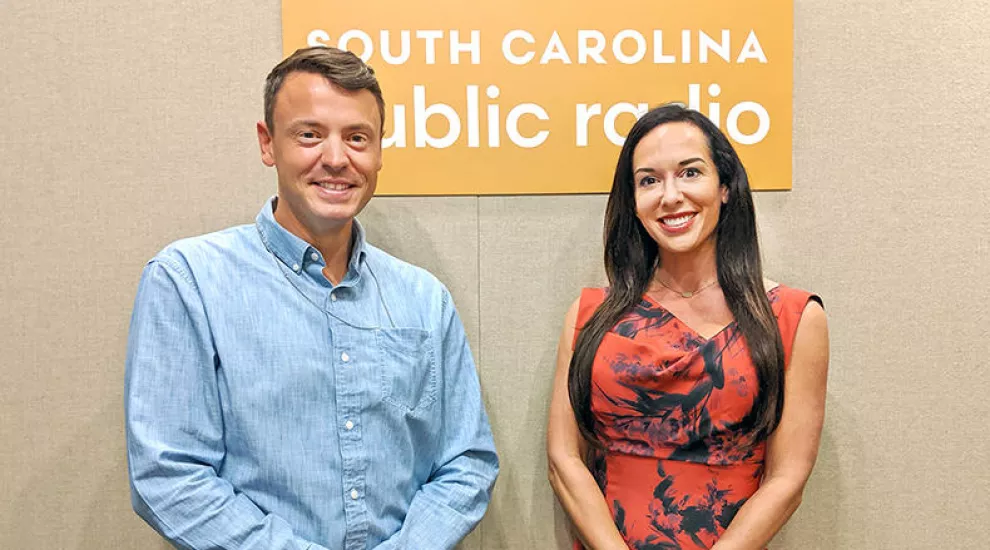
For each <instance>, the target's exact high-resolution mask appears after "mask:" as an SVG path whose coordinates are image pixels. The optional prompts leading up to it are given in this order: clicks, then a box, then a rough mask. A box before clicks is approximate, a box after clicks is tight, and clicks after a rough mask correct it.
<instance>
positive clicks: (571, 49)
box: [282, 0, 793, 195]
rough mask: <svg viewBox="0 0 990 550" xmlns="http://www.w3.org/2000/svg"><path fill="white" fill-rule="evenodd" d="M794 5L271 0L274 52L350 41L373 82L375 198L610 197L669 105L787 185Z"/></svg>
mask: <svg viewBox="0 0 990 550" xmlns="http://www.w3.org/2000/svg"><path fill="white" fill-rule="evenodd" d="M792 34H793V0H704V1H688V0H675V1H668V2H633V1H628V0H619V1H617V2H616V3H614V4H600V3H598V2H591V1H588V0H571V1H569V2H533V1H532V0H530V1H525V2H524V1H519V0H499V1H497V2H496V1H488V0H479V1H477V2H465V1H464V0H430V1H418V0H403V1H396V0H370V1H367V2H333V1H332V0H282V49H283V52H284V53H285V55H289V54H290V53H292V52H293V51H295V50H296V49H297V48H301V47H306V46H316V45H324V46H336V47H339V48H342V49H347V50H350V51H352V52H354V53H355V54H357V55H358V56H360V57H361V58H362V59H364V60H365V61H366V62H368V63H369V64H370V65H371V66H372V67H374V68H375V71H376V73H377V74H378V77H379V80H380V81H381V84H382V89H383V91H384V93H385V101H386V104H387V110H386V113H387V115H386V118H387V121H386V131H385V139H384V145H385V148H386V150H385V168H384V169H383V170H382V174H381V177H380V179H379V186H378V194H380V195H498V194H539V193H599V192H607V191H608V189H609V188H610V186H611V183H612V172H613V170H614V168H615V162H616V159H617V157H618V154H619V149H620V147H621V145H622V142H623V138H624V136H625V134H626V132H628V130H629V128H630V127H631V126H632V124H633V123H634V122H635V120H636V117H637V116H640V115H642V114H643V113H645V112H646V111H647V110H648V109H649V108H650V107H654V106H656V105H659V104H662V103H668V102H671V101H678V102H682V103H685V104H687V105H688V106H689V107H691V108H694V109H697V110H699V111H701V112H702V113H704V114H706V115H707V116H708V117H709V118H710V119H712V120H713V121H714V122H715V123H716V124H718V125H719V127H720V128H721V129H722V130H723V131H724V132H725V133H726V135H728V136H729V139H730V140H731V141H732V142H733V144H734V145H735V146H736V148H737V150H738V151H739V153H740V156H741V157H742V159H743V163H744V164H745V165H746V167H747V169H748V170H749V174H750V182H751V185H752V186H753V188H754V189H790V187H791V108H792V106H791V105H792V104H791V87H792V78H793V77H792V73H793V62H792V50H793V39H792Z"/></svg>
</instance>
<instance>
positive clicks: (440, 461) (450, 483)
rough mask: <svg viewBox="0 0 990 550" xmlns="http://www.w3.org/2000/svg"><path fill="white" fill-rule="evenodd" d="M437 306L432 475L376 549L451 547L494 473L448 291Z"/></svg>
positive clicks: (466, 529) (475, 513)
mask: <svg viewBox="0 0 990 550" xmlns="http://www.w3.org/2000/svg"><path fill="white" fill-rule="evenodd" d="M442 309H443V314H442V321H441V338H442V341H441V346H440V348H441V350H442V352H441V353H440V360H441V361H442V363H441V365H440V366H441V368H442V376H443V389H442V396H441V398H442V403H441V407H442V408H443V410H442V415H443V426H442V429H441V434H440V443H439V446H438V450H437V454H436V458H435V460H434V462H433V473H432V475H431V476H430V479H429V481H428V482H427V483H425V484H424V485H423V486H422V487H421V488H420V490H419V491H418V492H417V493H416V494H415V496H414V497H413V500H412V503H411V504H410V506H409V511H408V513H407V514H406V518H405V520H404V521H403V524H402V527H401V529H400V530H399V532H397V533H396V534H395V535H393V536H392V537H391V538H389V539H388V540H386V541H385V542H383V543H382V544H381V545H379V546H378V547H376V550H392V549H406V548H416V549H421V550H441V549H444V550H446V549H452V548H454V547H455V546H456V545H457V543H458V542H460V541H461V539H463V538H464V537H466V536H467V535H468V533H470V532H471V530H472V529H474V527H475V526H476V525H477V524H478V522H479V521H481V518H482V516H484V514H485V510H486V509H487V507H488V502H489V499H490V497H491V490H492V487H493V486H494V484H495V479H496V477H497V476H498V468H499V464H498V456H497V455H496V452H495V442H494V440H493V438H492V432H491V428H490V426H489V424H488V416H487V414H486V413H485V407H484V404H483V403H482V399H481V388H480V385H479V383H478V374H477V371H476V369H475V364H474V359H473V358H472V355H471V349H470V347H469V345H468V341H467V336H466V335H465V333H464V326H463V325H462V324H461V319H460V317H459V316H458V315H457V311H456V310H455V308H454V305H453V301H452V300H451V297H450V294H449V292H448V291H447V289H444V290H443V308H442Z"/></svg>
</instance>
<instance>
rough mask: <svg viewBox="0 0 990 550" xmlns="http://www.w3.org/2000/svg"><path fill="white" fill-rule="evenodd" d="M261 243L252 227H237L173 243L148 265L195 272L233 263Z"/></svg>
mask: <svg viewBox="0 0 990 550" xmlns="http://www.w3.org/2000/svg"><path fill="white" fill-rule="evenodd" d="M258 242H260V239H259V238H258V236H257V229H256V228H255V226H254V225H250V224H246V225H237V226H234V227H229V228H227V229H222V230H220V231H214V232H212V233H206V234H203V235H197V236H195V237H186V238H183V239H179V240H177V241H175V242H172V243H171V244H169V245H168V246H166V247H165V248H163V249H162V250H161V251H160V252H159V253H158V254H156V255H155V257H154V258H152V259H151V261H150V262H149V263H156V262H159V263H163V264H165V265H169V266H171V267H174V268H179V269H195V268H197V267H199V266H212V265H215V264H217V263H218V262H219V263H225V262H236V261H237V259H238V257H239V256H242V255H243V254H245V253H246V252H249V251H251V249H252V248H254V247H256V246H258Z"/></svg>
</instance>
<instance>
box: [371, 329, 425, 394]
mask: <svg viewBox="0 0 990 550" xmlns="http://www.w3.org/2000/svg"><path fill="white" fill-rule="evenodd" d="M375 336H376V338H377V339H378V355H379V368H380V371H381V385H382V401H384V402H385V403H386V404H388V405H390V406H392V407H396V408H398V409H399V410H400V411H402V412H404V413H411V412H422V411H425V410H427V409H429V408H431V407H432V406H433V404H434V403H435V402H436V400H437V361H436V354H435V353H434V350H433V344H432V341H431V340H430V333H429V332H428V331H425V330H422V329H417V328H383V329H379V330H378V331H377V332H376V335H375Z"/></svg>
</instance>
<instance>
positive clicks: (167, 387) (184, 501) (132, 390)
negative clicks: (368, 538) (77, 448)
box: [125, 258, 326, 550]
mask: <svg viewBox="0 0 990 550" xmlns="http://www.w3.org/2000/svg"><path fill="white" fill-rule="evenodd" d="M218 361H219V360H218V357H217V354H216V351H215V349H214V345H213V339H212V335H211V331H210V327H209V321H208V319H207V315H206V311H205V309H204V307H203V303H202V300H201V298H200V295H199V291H198V289H197V287H196V285H195V283H194V280H193V278H192V277H191V276H190V275H189V274H188V271H186V270H184V269H183V268H182V267H181V264H180V263H179V262H176V261H173V260H171V259H167V258H159V259H156V260H152V262H150V263H149V264H148V266H147V267H146V268H145V270H144V274H143V275H142V278H141V283H140V285H139V287H138V293H137V298H136V299H135V304H134V313H133V316H132V318H131V328H130V334H129V337H128V345H127V366H126V376H125V417H126V430H127V459H128V476H129V478H130V485H131V502H132V504H133V506H134V510H135V511H136V512H137V513H138V515H139V516H141V518H143V519H144V520H145V521H146V522H148V524H150V525H151V526H152V527H153V528H154V529H155V530H156V531H158V532H159V533H160V534H161V535H162V536H163V537H165V538H166V539H168V540H169V541H170V542H171V543H172V544H174V545H176V546H177V547H179V548H183V549H191V550H205V549H233V548H237V549H243V550H247V549H259V550H260V549H265V550H276V549H277V550H326V549H325V548H324V547H322V546H320V545H318V544H315V543H312V542H309V541H306V540H302V539H300V538H298V537H296V536H294V534H293V530H292V527H291V526H289V524H288V523H287V522H286V521H285V520H283V519H282V518H280V517H278V516H275V515H273V514H266V513H264V512H263V511H262V510H261V509H260V508H258V506H257V505H256V504H255V503H254V502H252V501H251V500H250V499H249V498H248V497H246V496H245V495H243V494H239V493H237V492H236V491H235V489H234V487H233V486H232V485H231V484H230V483H229V482H227V481H226V480H224V479H223V478H221V477H219V476H218V475H217V470H218V468H219V465H220V464H221V463H222V461H223V458H224V453H225V449H224V438H223V433H224V432H223V430H224V427H223V417H222V414H221V408H220V397H219V391H218V384H217V377H216V366H217V365H218V364H219V362H218Z"/></svg>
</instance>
